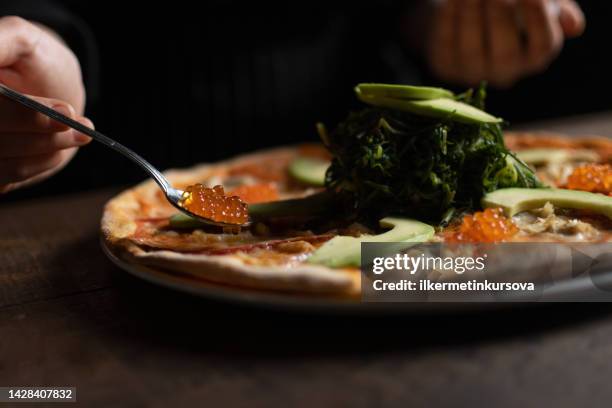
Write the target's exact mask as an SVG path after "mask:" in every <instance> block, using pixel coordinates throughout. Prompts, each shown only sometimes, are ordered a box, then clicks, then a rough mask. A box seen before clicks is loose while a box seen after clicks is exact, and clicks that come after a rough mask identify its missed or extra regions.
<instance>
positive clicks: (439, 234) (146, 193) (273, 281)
mask: <svg viewBox="0 0 612 408" xmlns="http://www.w3.org/2000/svg"><path fill="white" fill-rule="evenodd" d="M506 140H507V143H508V145H510V146H512V147H513V149H514V150H515V151H517V152H518V153H519V155H520V153H521V152H529V151H533V149H536V148H551V147H554V148H556V149H566V150H567V151H568V152H570V153H571V152H574V151H579V152H580V153H579V154H581V155H582V157H585V155H584V151H585V150H586V151H589V152H591V153H592V155H591V156H588V155H587V157H586V159H588V160H589V161H588V162H584V161H581V160H573V159H572V158H571V154H570V155H568V160H566V161H561V162H558V161H553V162H550V163H538V165H537V167H536V171H537V174H538V175H541V177H542V178H543V179H548V180H552V181H553V182H554V184H555V186H557V187H564V186H566V184H567V179H568V177H569V176H570V175H571V174H572V173H573V172H574V171H575V170H576V169H579V168H581V166H585V165H589V164H592V163H593V161H592V160H593V159H594V158H596V159H597V161H596V163H599V164H605V163H609V162H610V160H611V159H612V155H611V154H610V152H612V141H611V140H609V139H606V138H568V137H563V136H561V135H556V134H555V135H552V134H542V135H538V134H525V133H523V134H514V133H510V134H507V136H506ZM299 158H315V159H321V160H324V159H327V158H328V153H327V152H326V150H325V149H324V148H323V146H321V145H301V146H295V147H284V148H276V149H271V150H267V151H261V152H256V153H253V154H249V155H245V156H240V157H237V158H235V159H232V160H228V161H224V162H220V163H216V164H206V165H200V166H196V167H194V168H191V169H185V170H171V171H168V172H167V173H166V175H167V176H168V179H169V180H170V181H171V182H172V183H173V185H174V186H176V187H177V188H181V187H182V188H185V187H186V186H188V185H192V184H194V183H203V184H204V185H208V186H211V187H212V186H217V185H222V186H224V187H225V189H226V190H227V191H228V192H229V193H230V194H236V195H238V196H239V197H242V198H243V199H244V201H246V202H247V203H257V202H261V201H268V200H283V199H290V198H298V197H306V196H310V195H313V194H316V193H317V192H319V191H320V190H321V188H320V187H319V188H317V187H312V186H308V185H305V184H303V183H300V182H299V181H297V180H294V179H292V177H291V176H290V175H289V172H288V167H289V166H290V164H291V163H292V162H293V161H295V160H296V159H299ZM176 213H177V210H176V208H174V207H173V206H171V205H170V204H169V203H168V202H167V201H166V199H165V197H164V195H163V193H162V192H161V191H160V190H159V188H158V187H157V185H156V184H155V183H154V182H153V181H146V182H144V183H142V184H140V185H138V186H136V187H134V188H131V189H129V190H127V191H124V192H123V193H121V194H119V195H118V196H117V197H115V198H113V199H111V200H110V201H109V202H108V204H107V205H106V207H105V210H104V215H103V218H102V233H103V237H104V240H105V242H106V244H107V245H108V247H109V248H110V250H111V251H112V252H113V253H114V254H115V255H116V256H117V257H118V258H120V259H122V260H124V261H125V262H128V263H131V264H137V265H143V266H147V267H151V268H154V269H158V270H161V271H164V272H167V273H176V274H182V275H186V276H190V277H193V278H194V279H202V280H206V281H210V282H214V283H218V284H223V285H229V286H237V287H243V288H251V289H254V290H266V291H280V292H292V293H300V294H304V295H316V296H334V297H355V296H358V295H359V293H360V271H359V268H357V267H340V268H330V267H327V266H321V265H313V264H309V263H307V262H305V261H306V260H307V259H308V257H309V256H310V255H311V254H312V253H313V252H314V251H315V250H316V249H317V248H320V247H321V246H322V245H324V244H325V243H326V242H328V241H329V240H331V239H332V238H334V237H336V236H340V235H341V236H359V235H361V234H372V233H374V231H372V230H371V229H369V228H368V227H366V226H364V225H361V224H359V223H356V222H355V223H350V224H347V223H346V222H344V217H343V215H342V214H334V215H333V216H332V218H331V219H329V220H325V221H324V222H321V223H319V225H316V228H312V226H311V225H312V223H310V224H309V222H308V221H309V220H302V221H301V222H302V223H301V225H300V223H299V222H298V223H297V224H296V223H293V222H288V221H289V220H286V219H280V220H276V223H275V224H273V225H264V224H256V225H255V226H253V227H252V228H249V229H246V230H242V231H240V232H235V231H223V229H220V228H214V227H207V226H204V225H202V226H201V227H199V228H188V229H182V228H173V227H172V226H171V225H170V218H171V217H172V216H173V215H175V214H176ZM479 215H480V216H483V217H482V218H486V215H491V216H494V215H495V214H494V213H491V214H489V213H486V210H485V212H479V213H477V214H476V216H479ZM466 217H472V218H473V217H474V214H471V215H467V216H466ZM283 222H285V225H283ZM508 222H509V223H510V224H509V225H512V228H514V229H516V231H514V232H515V233H514V234H512V235H511V236H510V237H508V238H506V240H509V241H521V242H524V241H546V242H548V241H583V242H596V241H610V240H611V237H612V236H611V235H610V234H611V233H612V222H610V220H609V219H608V218H607V217H604V216H601V215H598V214H593V213H588V212H582V213H581V212H580V211H572V210H566V209H558V208H555V207H554V206H552V205H551V204H546V205H544V206H543V207H542V208H538V209H534V210H533V211H529V212H523V213H521V214H518V215H515V216H514V217H513V218H512V220H511V221H510V220H508ZM461 225H462V223H455V224H451V225H449V226H447V227H446V228H442V229H438V230H437V231H436V233H435V235H434V236H433V237H432V238H431V240H432V241H438V242H444V241H451V240H453V239H455V238H453V237H456V235H457V231H458V230H459V229H460V228H461ZM307 226H308V227H307Z"/></svg>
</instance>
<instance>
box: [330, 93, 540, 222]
mask: <svg viewBox="0 0 612 408" xmlns="http://www.w3.org/2000/svg"><path fill="white" fill-rule="evenodd" d="M484 99H485V92H484V88H483V87H481V88H480V89H479V90H477V91H475V92H472V91H468V92H466V93H464V94H461V95H459V96H457V100H458V101H461V102H463V103H467V104H470V105H471V106H470V108H472V109H475V110H477V109H476V108H482V107H483V105H484ZM452 101H454V99H453V100H452ZM479 112H481V111H479ZM482 113H483V114H485V115H487V114H486V113H484V112H482ZM320 130H322V129H320ZM325 136H326V137H325V140H324V143H325V144H326V146H327V148H328V149H329V150H330V152H331V153H332V154H333V156H334V158H333V161H332V165H331V167H330V168H329V170H328V172H327V175H326V186H327V187H328V188H330V189H332V190H334V191H337V192H344V193H346V194H348V195H349V196H351V197H352V199H351V200H350V201H351V202H352V205H353V208H352V209H351V210H352V211H353V212H354V213H355V214H356V215H357V217H359V218H368V219H380V218H382V217H384V216H387V215H391V214H392V215H405V216H409V217H411V218H416V219H420V220H427V221H432V222H436V223H439V222H441V221H442V220H448V219H451V218H452V214H453V213H455V212H456V211H457V210H460V211H462V210H471V209H475V208H479V207H480V201H481V199H482V197H483V195H484V194H486V193H487V192H491V191H494V190H497V189H501V188H508V187H522V188H534V187H541V184H540V182H539V181H538V180H537V178H536V176H535V174H534V173H533V171H532V170H531V169H530V168H529V167H528V166H527V165H525V164H524V163H523V162H522V161H521V160H519V159H518V158H517V157H516V156H515V155H514V154H513V153H511V152H510V151H509V150H508V149H506V147H505V145H504V141H503V135H502V127H501V125H500V124H499V123H494V122H488V121H482V122H478V121H474V123H465V121H464V120H461V118H458V117H456V115H453V114H452V113H451V114H449V115H447V116H446V117H437V118H436V117H431V116H428V115H422V114H415V113H411V112H407V111H403V110H398V109H389V108H385V107H379V106H375V107H370V108H366V109H364V110H362V111H361V112H356V113H351V114H350V115H349V116H348V118H347V119H346V120H345V121H344V122H342V123H340V124H339V125H338V126H337V127H336V129H335V130H334V131H332V132H325Z"/></svg>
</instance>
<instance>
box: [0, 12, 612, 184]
mask: <svg viewBox="0 0 612 408" xmlns="http://www.w3.org/2000/svg"><path fill="white" fill-rule="evenodd" d="M261 3H262V2H240V1H206V2H178V3H176V2H174V3H172V4H166V5H165V6H157V5H154V3H147V6H146V7H145V6H142V7H141V8H140V9H136V10H134V9H130V8H129V7H128V5H129V4H142V3H133V2H125V1H124V2H123V3H119V2H101V1H88V2H83V1H63V2H60V1H59V0H58V1H57V2H50V1H42V0H15V1H4V2H2V4H1V5H0V14H20V15H22V16H24V17H26V18H31V19H35V20H38V21H40V22H42V23H44V24H47V25H49V26H50V27H52V28H54V29H55V30H57V31H58V32H59V33H60V34H61V35H62V36H64V38H65V39H66V41H67V42H68V43H69V44H70V46H71V47H73V48H74V49H75V51H76V53H77V55H79V57H80V59H81V61H82V63H83V65H84V73H85V80H86V84H87V87H88V96H89V97H88V108H87V113H88V115H89V116H90V117H91V118H92V120H93V121H94V123H95V124H96V127H97V129H98V130H100V131H102V132H103V133H106V134H108V135H109V136H111V137H113V138H116V139H117V140H119V141H121V142H123V143H124V144H126V145H127V146H129V147H131V148H133V149H134V150H136V151H137V152H139V153H140V154H142V155H143V156H144V157H146V158H147V159H149V160H150V161H151V162H152V163H153V164H155V165H157V166H159V167H160V168H167V167H181V166H189V165H192V164H195V163H198V162H203V161H211V160H220V159H223V158H226V157H229V156H232V155H235V154H237V153H240V152H245V151H250V150H253V149H257V148H262V147H267V146H272V145H279V144H290V143H295V142H298V141H304V140H316V135H315V132H314V125H315V123H316V122H317V121H324V122H326V123H328V124H329V125H330V126H333V125H334V123H335V122H337V121H338V120H340V119H341V118H343V117H344V116H345V115H346V113H347V112H348V110H349V109H356V108H358V107H359V104H358V103H357V102H356V101H355V98H354V96H353V91H352V88H353V86H354V85H355V84H356V83H357V82H360V81H376V82H384V81H401V82H412V83H419V82H421V81H422V82H426V83H429V84H436V82H435V79H433V78H427V77H426V76H424V77H423V75H424V74H423V72H424V71H423V70H422V69H419V68H420V67H419V66H418V58H414V57H409V55H408V54H407V53H406V49H405V47H403V45H402V43H401V41H400V40H399V38H400V37H399V35H398V25H399V24H398V21H399V17H400V15H401V13H402V11H405V10H406V5H407V4H408V5H410V4H412V2H410V1H404V2H402V1H396V2H391V1H390V2H380V1H372V2H369V3H363V4H362V5H358V4H357V3H355V2H352V3H350V5H347V6H342V5H341V4H338V3H334V4H336V5H329V4H326V3H332V2H325V3H323V2H321V4H319V5H318V6H317V4H316V3H317V2H316V1H314V0H313V2H307V3H301V2H286V4H284V5H283V4H276V2H271V3H270V4H267V5H265V4H261ZM602 3H607V2H596V1H591V2H583V3H582V4H583V5H584V6H585V8H586V12H587V18H588V19H589V30H588V31H587V35H586V36H585V38H584V39H582V40H576V41H571V42H570V43H569V44H568V46H567V50H566V51H565V52H564V54H563V56H562V58H561V59H560V60H559V61H558V62H556V63H555V64H554V65H553V67H552V68H551V70H550V72H549V73H547V75H546V76H540V77H538V78H535V79H530V80H526V81H524V82H523V83H522V84H519V86H517V87H516V88H515V89H514V90H513V91H512V92H503V93H501V92H491V93H490V98H489V108H490V109H491V110H492V111H493V112H495V113H496V114H498V115H500V116H503V117H506V118H508V119H510V120H520V119H531V118H534V117H541V116H554V115H559V114H565V113H568V112H579V111H586V110H592V109H602V108H605V107H607V106H609V104H608V101H607V99H608V98H607V96H606V97H604V95H606V92H605V91H604V90H603V89H609V85H610V84H609V81H608V80H607V74H606V72H607V71H608V70H609V68H610V64H605V63H603V59H602V57H601V56H602V55H605V54H604V52H607V50H606V47H607V45H606V44H607V42H606V41H604V40H603V39H604V38H606V35H607V30H608V26H609V23H608V22H607V18H608V17H607V15H606V13H605V12H602V11H601V10H600V9H601V8H602V7H603V8H605V6H603V5H602ZM398 4H399V6H398ZM402 5H403V6H402ZM132 7H135V6H134V5H133V6H132ZM598 7H599V9H598ZM602 13H603V15H602ZM604 17H605V18H604ZM604 20H606V21H605V23H604V22H603V21H604ZM598 21H601V22H602V23H598ZM424 36H425V34H424ZM596 36H598V37H599V38H598V37H596ZM600 39H601V40H600ZM415 61H417V63H415ZM587 61H593V62H592V63H587ZM425 75H426V74H425ZM602 78H605V83H602V84H601V85H599V86H600V88H603V89H602V91H601V92H591V91H590V90H589V88H588V86H589V84H591V85H592V84H593V83H597V82H596V81H597V80H598V79H599V80H601V79H602ZM606 87H607V88H606ZM586 95H588V96H589V98H590V99H588V100H587V101H585V100H584V99H585V96H586ZM562 98H564V99H562ZM576 101H579V103H578V102H576ZM142 178H143V173H141V172H140V170H139V169H138V168H136V167H135V166H134V165H133V164H131V163H130V162H128V161H127V160H126V159H123V158H121V157H119V156H117V154H116V153H114V152H112V151H110V150H108V149H107V148H105V147H103V146H101V145H99V144H96V143H95V142H94V143H93V144H92V145H90V146H87V147H86V148H84V149H82V151H81V152H80V153H79V154H78V155H77V157H76V158H75V160H74V161H73V163H71V164H70V166H69V167H68V168H67V169H65V170H64V171H63V172H62V173H60V174H59V175H58V176H56V177H54V178H53V179H52V180H49V181H46V182H45V183H43V184H42V185H39V186H37V187H34V188H32V189H30V191H31V192H30V193H28V192H20V193H18V194H17V195H19V194H21V195H28V194H36V193H40V192H44V191H49V192H59V191H66V190H69V189H74V190H81V189H86V188H90V187H97V186H100V185H112V184H120V183H131V182H134V181H137V180H140V179H142Z"/></svg>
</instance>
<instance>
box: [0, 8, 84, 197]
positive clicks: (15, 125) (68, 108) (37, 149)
mask: <svg viewBox="0 0 612 408" xmlns="http://www.w3.org/2000/svg"><path fill="white" fill-rule="evenodd" d="M0 82H1V83H3V84H5V85H7V86H9V87H11V88H14V89H15V90H17V91H20V92H23V93H25V94H29V95H30V96H31V97H33V98H34V99H36V100H37V101H39V102H41V103H43V104H45V105H47V106H49V107H52V108H53V109H56V110H58V111H60V112H61V113H63V114H65V115H66V116H69V117H71V118H73V119H76V120H78V121H79V122H81V123H83V124H84V125H87V126H93V124H92V123H91V121H90V120H89V119H87V118H84V117H82V115H83V110H84V106H85V90H84V87H83V81H82V77H81V68H80V65H79V62H78V60H77V58H76V56H75V55H74V54H73V53H72V51H71V50H70V49H69V48H68V47H67V46H66V45H65V44H64V42H63V41H62V40H61V39H60V38H59V37H58V36H57V35H56V34H54V33H53V32H52V31H51V30H48V29H47V28H45V27H42V26H39V25H36V24H33V23H30V22H28V21H26V20H23V19H21V18H19V17H3V18H0ZM89 141H90V139H89V138H88V137H87V136H85V135H83V134H80V133H78V132H76V131H73V130H70V129H69V128H68V127H66V126H65V125H63V124H60V123H58V122H55V121H53V120H50V119H49V118H47V117H46V116H44V115H42V114H39V113H36V112H33V111H30V110H28V109H26V108H24V107H22V106H20V105H18V104H16V103H14V102H12V101H9V100H8V99H6V98H3V97H0V192H6V191H9V190H13V189H15V188H19V187H22V186H25V185H29V184H33V183H35V182H37V181H40V180H43V179H45V178H47V177H49V176H51V175H52V174H54V173H56V172H57V171H59V170H60V169H61V168H62V167H63V166H65V165H66V164H67V163H68V161H70V159H71V158H72V157H73V156H74V154H75V153H76V151H77V149H78V147H79V146H82V145H84V144H87V143H89Z"/></svg>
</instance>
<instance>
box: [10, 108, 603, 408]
mask: <svg viewBox="0 0 612 408" xmlns="http://www.w3.org/2000/svg"><path fill="white" fill-rule="evenodd" d="M545 126H546V127H547V128H551V129H552V128H562V129H564V130H567V131H570V132H574V133H581V132H584V131H588V133H604V134H607V135H612V115H603V116H602V115H599V116H594V117H588V118H582V119H572V120H570V121H569V122H565V123H563V122H555V123H549V124H546V125H545ZM115 192H116V190H102V191H93V192H86V193H82V194H78V195H72V196H63V197H57V198H49V199H43V200H37V201H30V202H22V203H12V204H9V205H4V206H0V386H2V385H16V386H26V385H30V386H31V385H55V386H75V387H77V398H78V400H79V402H80V403H81V404H82V405H84V406H89V407H123V406H147V407H156V406H159V407H165V406H176V407H180V406H190V407H196V406H228V405H229V406H233V405H241V406H249V407H259V406H276V405H278V406H304V407H311V406H346V407H362V406H363V407H366V406H367V407H369V406H398V405H399V406H466V407H471V406H477V405H479V406H482V405H484V406H492V405H495V406H508V407H515V406H557V407H560V406H577V405H585V403H586V402H588V404H586V405H588V406H610V401H612V387H611V386H610V378H612V306H611V305H608V304H592V305H589V304H559V305H549V306H537V307H533V306H523V307H516V308H515V309H513V310H507V311H499V312H495V313H493V312H489V313H480V314H463V315H453V316H395V317H393V316H392V317H386V318H380V317H377V318H372V317H369V318H367V317H366V318H363V317H362V318H360V317H346V316H321V315H308V314H295V313H289V312H282V311H272V310H265V309H264V310H259V309H253V308H251V309H249V308H245V307H240V306H237V305H228V304H222V303H215V302H212V301H206V300H203V299H199V298H195V297H191V296H187V295H183V294H180V293H176V292H173V291H171V290H167V289H163V288H158V287H155V286H153V285H150V284H147V283H145V282H142V281H139V280H137V279H135V278H132V277H130V276H128V275H126V274H125V273H123V272H122V271H120V270H118V269H117V268H116V267H114V266H113V265H112V264H111V263H110V262H109V261H108V260H107V259H106V258H105V256H104V255H103V253H102V252H101V250H100V247H99V236H98V223H99V218H100V212H101V209H102V206H103V204H104V202H105V201H106V200H107V199H108V198H110V197H111V196H112V195H113V194H114V193H115ZM19 406H26V405H19ZM35 406H41V405H35ZM72 406H74V405H72Z"/></svg>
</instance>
